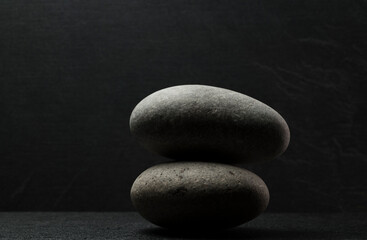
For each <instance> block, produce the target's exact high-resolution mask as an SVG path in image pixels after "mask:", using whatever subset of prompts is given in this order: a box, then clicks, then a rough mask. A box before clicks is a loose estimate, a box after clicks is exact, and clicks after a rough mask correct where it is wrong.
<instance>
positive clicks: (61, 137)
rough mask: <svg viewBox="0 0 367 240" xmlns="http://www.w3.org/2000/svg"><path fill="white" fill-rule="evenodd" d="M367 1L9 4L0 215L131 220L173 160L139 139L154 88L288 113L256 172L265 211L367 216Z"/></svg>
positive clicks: (2, 66) (1, 7)
mask: <svg viewBox="0 0 367 240" xmlns="http://www.w3.org/2000/svg"><path fill="white" fill-rule="evenodd" d="M366 29H367V1H365V0H356V1H348V0H345V1H320V0H317V1H316V0H307V1H306V0H303V1H293V0H285V1H280V0H279V1H278V0H276V1H274V0H271V1H270V0H269V1H260V0H255V1H251V0H250V1H239V0H233V1H226V0H219V1H218V0H210V1H209V0H207V1H203V0H192V1H189V0H183V1H179V0H164V1H162V0H160V1H143V0H134V1H128V0H119V1H117V0H111V1H102V0H89V1H82V0H80V1H77V0H75V1H70V0H67V1H56V0H53V1H48V0H47V1H46V0H23V1H22V0H12V1H1V3H0V61H1V62H0V210H3V211H12V210H30V211H33V210H60V211H61V210H81V211H83V210H93V211H99V210H107V211H113V210H132V206H131V204H130V200H129V190H130V186H131V184H132V182H133V181H134V179H135V178H136V177H137V176H138V174H139V173H140V172H141V171H143V170H144V169H145V168H147V167H149V166H151V165H153V164H155V163H157V162H159V161H162V160H165V159H163V158H161V157H158V156H154V155H152V154H150V153H148V152H146V151H145V150H144V149H143V148H142V147H140V146H139V145H138V143H137V142H136V141H134V139H133V138H132V137H131V136H130V133H129V126H128V120H129V115H130V112H131V111H132V109H133V107H134V106H135V104H137V103H138V102H139V101H140V100H141V99H142V98H143V97H145V96H146V95H148V94H150V93H152V92H153V91H156V90H158V89H161V88H164V87H168V86H173V85H178V84H187V83H201V84H208V85H215V86H220V87H225V88H229V89H233V90H236V91H239V92H242V93H245V94H248V95H250V96H252V97H254V98H257V99H259V100H261V101H263V102H265V103H267V104H268V105H270V106H272V107H273V108H275V109H276V110H278V112H280V113H281V114H282V115H283V116H284V118H285V119H286V120H287V121H288V123H289V126H290V129H291V144H290V146H289V148H288V151H287V152H286V153H285V154H284V155H283V156H282V157H280V158H278V159H276V160H274V161H272V162H268V163H263V164H255V165H250V166H246V167H247V168H249V169H251V170H253V171H254V172H255V173H257V174H258V175H259V176H261V177H262V178H263V179H264V180H265V182H266V183H267V184H268V186H269V189H270V193H271V201H270V206H269V211H318V212H320V211H367V205H366V201H367V184H366V183H367V180H366V172H367V158H366V154H367V148H366V146H367V131H366V121H367V113H366V103H367V101H366V100H367V98H366V97H365V95H366V91H367V81H366V75H367V30H366Z"/></svg>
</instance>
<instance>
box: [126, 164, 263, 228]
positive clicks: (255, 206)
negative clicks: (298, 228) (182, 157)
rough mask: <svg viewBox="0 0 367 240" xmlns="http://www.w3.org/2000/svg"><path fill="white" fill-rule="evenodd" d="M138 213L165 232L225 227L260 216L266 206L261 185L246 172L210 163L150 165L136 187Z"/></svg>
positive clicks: (134, 202)
mask: <svg viewBox="0 0 367 240" xmlns="http://www.w3.org/2000/svg"><path fill="white" fill-rule="evenodd" d="M131 199H132V202H133V205H134V206H135V208H136V210H138V212H139V213H140V214H141V215H142V216H143V217H145V218H146V219H148V220H149V221H151V222H152V223H154V224H157V225H159V226H163V227H167V228H181V229H193V228H196V229H197V228H209V229H213V228H228V227H233V226H237V225H240V224H242V223H244V222H247V221H249V220H251V219H253V218H255V217H256V216H258V215H259V214H260V213H262V212H263V211H264V210H265V209H266V207H267V206H268V203H269V191H268V188H267V186H266V184H265V183H264V182H263V180H262V179H261V178H260V177H258V176H257V175H256V174H254V173H252V172H250V171H247V170H246V169H242V168H238V167H234V166H231V165H226V164H219V163H208V162H173V163H164V164H159V165H156V166H153V167H151V168H149V169H147V170H146V171H144V172H143V173H142V174H141V175H140V176H139V177H138V178H137V179H136V180H135V182H134V184H133V186H132V189H131Z"/></svg>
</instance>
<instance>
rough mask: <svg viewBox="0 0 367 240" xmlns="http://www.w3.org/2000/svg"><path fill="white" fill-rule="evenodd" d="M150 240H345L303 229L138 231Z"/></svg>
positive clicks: (329, 233) (160, 229)
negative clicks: (322, 239)
mask: <svg viewBox="0 0 367 240" xmlns="http://www.w3.org/2000/svg"><path fill="white" fill-rule="evenodd" d="M140 233H141V234H144V235H146V236H148V237H150V238H151V239H154V238H169V239H320V238H333V239H338V238H345V237H347V236H345V235H344V236H340V235H339V234H337V233H335V232H330V231H321V230H320V231H317V230H304V229H300V230H297V229H291V230H286V229H269V228H268V229H261V228H251V227H247V228H233V229H228V230H218V231H210V232H209V231H198V230H196V231H188V230H185V229H182V230H180V231H178V230H169V229H164V228H158V227H157V228H149V229H143V230H141V231H140Z"/></svg>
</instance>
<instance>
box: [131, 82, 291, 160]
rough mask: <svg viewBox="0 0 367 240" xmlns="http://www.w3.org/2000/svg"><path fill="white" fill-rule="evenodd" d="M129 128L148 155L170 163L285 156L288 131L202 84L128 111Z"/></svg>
mask: <svg viewBox="0 0 367 240" xmlns="http://www.w3.org/2000/svg"><path fill="white" fill-rule="evenodd" d="M130 129H131V132H132V134H133V135H134V136H135V137H136V138H137V139H138V140H139V142H140V143H141V144H142V145H143V146H144V147H145V148H147V149H149V150H150V151H153V152H156V153H158V154H160V155H163V156H166V157H169V158H173V159H184V160H187V159H190V160H199V161H205V160H206V159H208V160H210V161H225V162H253V161H260V160H269V159H272V158H274V157H276V156H278V155H280V154H281V153H283V152H284V151H285V149H286V148H287V146H288V143H289V137H290V134H289V128H288V125H287V123H286V122H285V120H284V119H283V118H282V117H281V116H280V115H279V114H278V113H277V112H276V111H275V110H273V109H272V108H270V107H269V106H267V105H265V104H264V103H262V102H260V101H258V100H256V99H253V98H251V97H249V96H246V95H244V94H241V93H238V92H235V91H231V90H227V89H223V88H219V87H212V86H205V85H181V86H174V87H169V88H165V89H162V90H160V91H157V92H155V93H153V94H151V95H149V96H148V97H146V98H145V99H143V100H142V101H141V102H140V103H139V104H138V105H137V106H136V107H135V109H134V110H133V112H132V114H131V118H130Z"/></svg>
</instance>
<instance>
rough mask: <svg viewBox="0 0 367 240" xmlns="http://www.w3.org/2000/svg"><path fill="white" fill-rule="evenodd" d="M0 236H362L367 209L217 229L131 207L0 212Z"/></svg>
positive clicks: (270, 217)
mask: <svg viewBox="0 0 367 240" xmlns="http://www.w3.org/2000/svg"><path fill="white" fill-rule="evenodd" d="M0 239H124V240H129V239H142V240H145V239H147V240H148V239H149V240H152V239H367V214H366V213H365V214H361V213H356V214H351V213H348V214H345V213H343V214H339V213H338V214H299V213H287V214H283V213H282V214H281V213H265V214H263V215H261V216H259V217H258V218H256V219H255V220H253V221H251V222H248V223H247V224H244V225H241V226H239V227H237V228H233V229H230V230H226V231H220V232H206V233H188V232H187V231H184V230H183V231H180V232H172V231H169V230H166V229H163V228H159V227H156V226H154V225H153V224H150V223H149V222H147V221H146V220H144V219H143V218H142V217H141V216H140V215H139V214H137V213H136V212H0Z"/></svg>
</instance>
